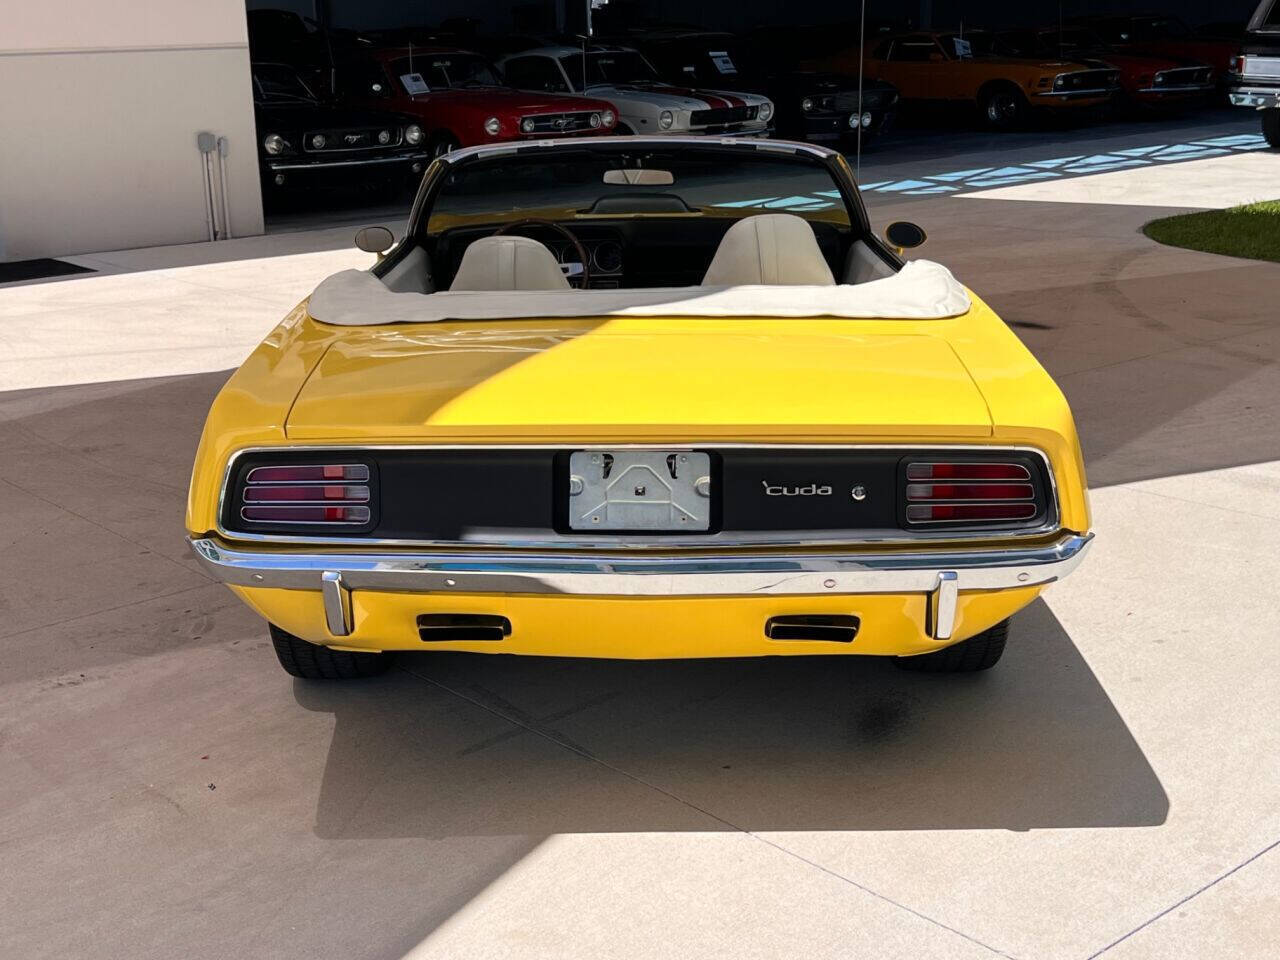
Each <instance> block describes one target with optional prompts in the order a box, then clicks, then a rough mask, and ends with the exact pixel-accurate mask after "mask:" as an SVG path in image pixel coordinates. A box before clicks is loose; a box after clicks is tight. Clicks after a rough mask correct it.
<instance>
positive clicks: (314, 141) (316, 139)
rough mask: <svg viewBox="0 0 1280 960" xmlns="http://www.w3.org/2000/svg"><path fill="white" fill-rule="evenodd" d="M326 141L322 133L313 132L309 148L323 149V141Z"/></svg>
mask: <svg viewBox="0 0 1280 960" xmlns="http://www.w3.org/2000/svg"><path fill="white" fill-rule="evenodd" d="M326 142H327V141H326V140H325V138H324V134H323V133H317V134H315V135H314V136H313V137H312V138H311V149H312V150H323V149H324V145H325V143H326Z"/></svg>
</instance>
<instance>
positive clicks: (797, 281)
mask: <svg viewBox="0 0 1280 960" xmlns="http://www.w3.org/2000/svg"><path fill="white" fill-rule="evenodd" d="M835 282H836V281H835V278H834V277H833V276H832V275H831V268H830V267H829V266H827V259H826V257H824V256H823V255H822V251H821V250H819V249H818V241H817V238H816V237H814V235H813V228H812V227H810V226H809V224H808V223H807V222H806V221H805V220H803V219H801V218H800V217H797V216H795V215H793V214H790V213H764V214H759V215H757V216H754V217H746V218H745V219H742V220H739V221H738V222H737V223H735V224H734V225H733V226H732V227H730V228H729V229H728V230H727V231H726V232H725V235H724V239H722V240H721V241H720V246H719V248H717V250H716V255H715V256H714V257H713V258H712V259H711V266H709V267H708V268H707V275H706V276H705V277H703V278H702V285H703V286H704V287H736V286H741V285H743V284H760V283H763V284H769V285H774V284H784V285H797V286H799V285H806V286H832V285H834V284H835Z"/></svg>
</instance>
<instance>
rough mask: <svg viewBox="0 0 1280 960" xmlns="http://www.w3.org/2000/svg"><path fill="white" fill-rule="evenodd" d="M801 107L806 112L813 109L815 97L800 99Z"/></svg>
mask: <svg viewBox="0 0 1280 960" xmlns="http://www.w3.org/2000/svg"><path fill="white" fill-rule="evenodd" d="M800 109H801V110H803V111H804V112H805V113H808V112H809V111H810V110H812V109H813V97H805V98H804V99H803V100H801V101H800Z"/></svg>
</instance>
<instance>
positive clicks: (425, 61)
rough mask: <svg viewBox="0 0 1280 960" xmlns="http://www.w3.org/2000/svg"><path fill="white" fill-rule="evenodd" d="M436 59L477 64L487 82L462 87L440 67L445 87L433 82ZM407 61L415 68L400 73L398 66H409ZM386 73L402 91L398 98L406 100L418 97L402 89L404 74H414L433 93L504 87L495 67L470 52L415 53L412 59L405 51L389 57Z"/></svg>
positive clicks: (403, 87)
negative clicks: (487, 77)
mask: <svg viewBox="0 0 1280 960" xmlns="http://www.w3.org/2000/svg"><path fill="white" fill-rule="evenodd" d="M439 60H459V61H462V60H468V61H472V62H477V61H478V62H479V64H480V65H481V66H483V68H484V71H485V72H486V73H487V74H488V75H489V77H490V79H489V80H486V81H474V82H470V83H462V84H460V83H455V82H454V81H453V79H452V77H450V75H449V72H448V71H447V70H446V69H444V68H443V67H441V68H439V69H440V72H441V73H442V74H443V75H444V78H445V80H446V81H447V82H446V83H445V84H436V83H433V82H432V74H433V71H434V70H435V69H436V64H435V63H433V61H439ZM410 61H412V65H413V67H414V68H416V69H413V70H406V71H405V72H403V73H402V72H401V70H400V67H402V66H403V67H408V66H409V65H410ZM386 70H387V73H388V74H390V75H391V78H392V80H393V81H394V82H395V84H396V86H397V87H398V88H399V90H400V91H401V95H403V96H409V97H412V96H417V94H413V93H410V92H409V90H408V88H407V87H405V85H404V80H402V79H401V78H402V77H403V76H405V74H406V73H417V74H419V75H421V77H422V79H423V80H424V81H425V82H426V84H427V87H428V88H429V89H430V90H431V92H433V93H434V92H437V91H441V90H473V89H476V88H484V87H501V86H502V85H503V83H502V77H501V75H500V74H499V73H498V68H497V67H495V66H494V64H493V61H491V60H490V59H489V58H488V57H486V56H485V55H484V54H482V53H475V52H473V51H471V50H458V51H451V52H448V53H422V52H418V51H415V52H414V53H413V54H412V56H411V55H410V54H409V53H408V52H405V53H404V54H403V55H401V56H397V57H393V58H389V59H388V60H387V61H386Z"/></svg>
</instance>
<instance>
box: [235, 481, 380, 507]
mask: <svg viewBox="0 0 1280 960" xmlns="http://www.w3.org/2000/svg"><path fill="white" fill-rule="evenodd" d="M330 500H346V501H350V502H351V503H368V502H369V488H368V487H363V486H361V487H347V486H341V485H334V484H330V483H316V484H280V485H279V486H270V487H264V486H250V487H246V488H245V491H244V502H245V503H298V502H314V501H324V502H328V501H330Z"/></svg>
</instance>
